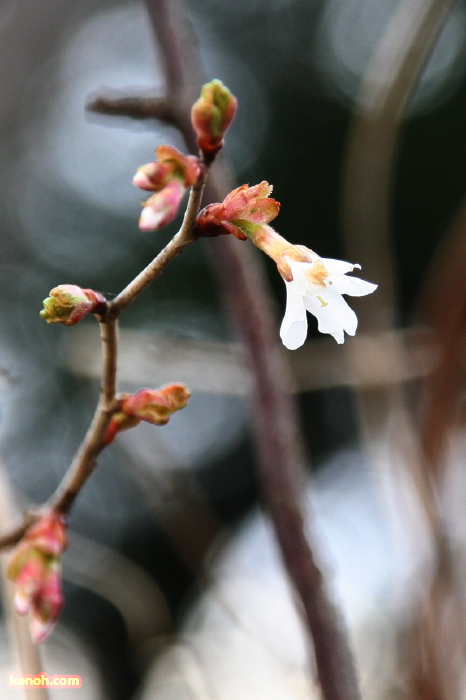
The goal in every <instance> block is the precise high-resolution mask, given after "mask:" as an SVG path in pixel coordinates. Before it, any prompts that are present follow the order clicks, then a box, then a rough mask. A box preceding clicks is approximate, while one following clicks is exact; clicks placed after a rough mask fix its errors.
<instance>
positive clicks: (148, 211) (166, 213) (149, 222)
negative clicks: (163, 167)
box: [139, 179, 185, 231]
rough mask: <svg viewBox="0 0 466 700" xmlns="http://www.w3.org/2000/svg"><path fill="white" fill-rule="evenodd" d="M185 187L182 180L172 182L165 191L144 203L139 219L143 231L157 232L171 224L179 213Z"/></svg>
mask: <svg viewBox="0 0 466 700" xmlns="http://www.w3.org/2000/svg"><path fill="white" fill-rule="evenodd" d="M184 193H185V187H183V184H182V183H181V182H180V180H176V179H175V180H171V181H170V182H169V183H168V184H167V185H166V186H165V187H164V188H163V190H160V192H156V193H155V194H153V195H151V196H150V197H149V199H147V200H146V202H145V203H144V208H143V210H142V212H141V216H140V218H139V228H140V229H141V230H142V231H155V230H156V229H159V228H162V226H166V225H167V224H169V223H171V222H172V221H173V219H174V218H175V217H176V215H177V213H178V209H179V206H180V204H181V200H182V199H183V195H184Z"/></svg>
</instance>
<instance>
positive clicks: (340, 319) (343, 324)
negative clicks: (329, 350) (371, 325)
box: [304, 289, 358, 344]
mask: <svg viewBox="0 0 466 700" xmlns="http://www.w3.org/2000/svg"><path fill="white" fill-rule="evenodd" d="M304 304H305V307H306V309H307V310H308V311H309V312H310V313H311V314H313V315H314V316H315V317H316V318H317V322H318V328H319V331H320V332H321V333H329V334H330V335H333V337H334V338H335V340H336V341H337V343H340V344H341V343H343V342H344V341H345V336H344V331H346V332H347V333H348V335H354V334H355V333H356V328H357V327H358V317H357V316H356V314H355V313H354V311H353V309H351V308H350V307H349V306H348V304H347V303H346V301H345V300H344V299H343V297H342V296H341V294H339V293H338V292H337V291H334V290H332V289H326V290H324V291H323V292H322V293H321V294H319V295H317V296H311V295H308V296H306V297H305V298H304Z"/></svg>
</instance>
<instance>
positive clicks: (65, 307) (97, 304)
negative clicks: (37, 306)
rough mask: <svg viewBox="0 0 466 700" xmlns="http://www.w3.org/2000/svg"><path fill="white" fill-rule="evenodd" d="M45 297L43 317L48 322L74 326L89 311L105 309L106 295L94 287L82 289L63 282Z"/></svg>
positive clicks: (41, 314)
mask: <svg viewBox="0 0 466 700" xmlns="http://www.w3.org/2000/svg"><path fill="white" fill-rule="evenodd" d="M49 293H50V296H49V297H47V299H44V301H43V304H44V308H43V309H42V311H41V312H40V314H39V315H40V316H41V318H43V319H45V320H46V321H47V323H63V324H64V325H65V326H74V325H75V324H76V323H78V321H80V320H81V319H82V318H84V316H86V315H87V314H88V313H102V312H103V311H104V310H105V304H106V301H105V297H104V296H103V294H100V293H99V292H94V291H93V290H92V289H81V287H77V286H76V285H74V284H61V285H59V286H58V287H55V288H54V289H52V290H51V291H50V292H49Z"/></svg>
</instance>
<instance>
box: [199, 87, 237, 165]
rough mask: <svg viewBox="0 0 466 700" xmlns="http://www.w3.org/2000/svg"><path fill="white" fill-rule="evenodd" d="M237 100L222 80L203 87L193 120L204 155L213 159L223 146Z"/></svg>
mask: <svg viewBox="0 0 466 700" xmlns="http://www.w3.org/2000/svg"><path fill="white" fill-rule="evenodd" d="M236 107H237V100H236V97H234V96H233V95H232V94H231V92H230V91H229V89H228V88H227V87H225V85H224V84H223V83H222V82H221V81H220V80H212V82H210V83H206V85H204V86H203V87H202V90H201V96H200V97H199V99H198V100H197V102H195V103H194V105H193V107H192V110H191V122H192V125H193V128H194V131H195V132H196V134H197V143H198V145H199V148H200V149H201V151H202V152H203V153H204V156H207V157H208V158H210V159H212V158H213V157H214V156H215V154H216V153H217V151H219V150H220V149H221V148H222V146H223V136H224V134H225V131H226V130H227V129H228V127H229V126H230V124H231V122H232V121H233V118H234V116H235V112H236Z"/></svg>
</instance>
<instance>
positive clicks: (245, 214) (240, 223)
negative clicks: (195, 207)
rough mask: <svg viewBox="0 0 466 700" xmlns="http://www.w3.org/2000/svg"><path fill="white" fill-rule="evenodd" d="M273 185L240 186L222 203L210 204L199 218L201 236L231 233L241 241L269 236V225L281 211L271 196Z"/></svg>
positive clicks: (198, 230) (198, 228)
mask: <svg viewBox="0 0 466 700" xmlns="http://www.w3.org/2000/svg"><path fill="white" fill-rule="evenodd" d="M272 189H273V187H272V185H269V183H268V182H265V181H264V182H261V183H260V184H258V185H254V186H253V187H249V185H241V187H238V188H237V189H235V190H233V192H230V194H229V195H227V196H226V197H225V199H224V200H223V202H221V203H217V204H208V205H207V206H206V207H205V208H204V209H203V210H202V211H201V212H200V213H199V214H198V217H197V226H196V230H197V233H198V235H199V236H209V237H210V236H221V235H225V234H229V233H231V234H232V235H233V236H235V237H236V238H238V239H239V240H242V241H245V240H246V239H247V238H251V239H254V238H258V237H261V236H267V235H268V231H269V230H270V231H272V230H273V229H271V228H270V226H267V224H268V223H269V221H272V219H275V217H276V216H277V215H278V212H279V211H280V204H279V202H277V201H276V200H275V199H271V198H270V194H271V192H272Z"/></svg>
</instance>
